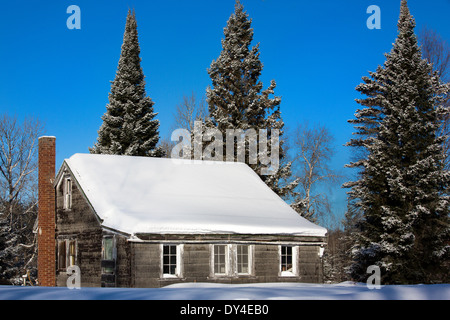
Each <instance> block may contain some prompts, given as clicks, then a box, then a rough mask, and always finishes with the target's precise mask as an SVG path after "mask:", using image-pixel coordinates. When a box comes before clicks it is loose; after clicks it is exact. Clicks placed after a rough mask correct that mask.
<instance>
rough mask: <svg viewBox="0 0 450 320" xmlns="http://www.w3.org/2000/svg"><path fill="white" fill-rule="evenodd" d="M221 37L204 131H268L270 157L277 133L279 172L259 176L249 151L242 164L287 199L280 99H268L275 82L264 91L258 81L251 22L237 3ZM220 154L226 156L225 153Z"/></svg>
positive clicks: (287, 170)
mask: <svg viewBox="0 0 450 320" xmlns="http://www.w3.org/2000/svg"><path fill="white" fill-rule="evenodd" d="M224 36H225V37H224V39H222V51H221V53H220V56H219V57H218V58H217V60H214V61H213V62H212V63H211V66H210V68H209V69H208V73H209V76H210V77H211V80H212V88H211V87H209V88H208V89H207V92H206V96H207V103H208V110H209V119H208V120H207V121H206V127H210V128H211V127H213V128H217V129H219V130H220V132H222V134H223V137H224V138H225V137H226V130H227V129H242V130H248V129H254V130H255V132H256V134H257V135H259V130H260V129H264V130H267V140H268V143H267V146H268V147H267V150H268V152H269V154H268V155H269V157H270V155H271V154H270V151H271V143H270V141H271V137H272V136H271V134H272V133H273V131H272V130H274V129H276V130H279V136H280V148H279V159H280V168H279V170H277V172H273V174H271V175H264V174H262V172H261V168H262V167H263V165H262V164H261V163H260V162H258V163H257V164H251V163H250V161H249V160H248V147H246V151H245V154H246V160H245V161H246V163H248V164H249V165H250V167H252V169H253V170H255V172H256V173H257V174H259V176H260V177H261V179H263V180H264V181H265V182H266V184H267V185H268V186H269V187H271V188H272V190H274V191H275V192H276V193H277V194H279V195H281V196H284V195H287V193H288V192H289V191H290V190H292V189H293V187H295V185H294V184H285V185H283V186H282V185H281V183H280V182H281V181H285V180H287V179H288V177H289V176H290V172H291V171H290V163H284V162H283V159H284V157H285V154H284V152H283V148H282V144H283V141H282V139H281V136H282V133H283V131H282V129H283V126H284V123H283V120H282V119H281V113H280V108H279V105H280V102H281V99H280V97H276V96H275V97H273V98H270V97H269V96H271V95H273V94H274V89H275V87H276V83H275V81H273V80H272V81H271V84H270V86H269V87H268V88H267V89H265V90H263V84H262V82H261V81H259V77H260V75H261V71H262V68H263V65H262V63H261V61H260V59H259V44H257V45H255V46H253V47H251V43H252V41H253V29H252V28H251V19H249V18H248V14H247V13H246V12H244V8H243V6H242V4H241V3H240V2H239V1H236V5H235V12H234V14H232V15H231V16H230V18H229V20H228V22H227V26H226V28H225V29H224ZM224 148H225V144H224ZM236 149H237V148H236ZM260 152H261V150H260ZM235 153H236V152H235ZM223 154H224V155H225V154H226V152H225V149H224V152H223ZM281 164H282V165H283V166H281Z"/></svg>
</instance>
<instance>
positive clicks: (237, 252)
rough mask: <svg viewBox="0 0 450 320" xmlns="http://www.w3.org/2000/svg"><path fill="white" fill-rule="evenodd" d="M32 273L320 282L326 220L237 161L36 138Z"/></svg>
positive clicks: (113, 282)
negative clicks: (95, 148) (81, 150)
mask: <svg viewBox="0 0 450 320" xmlns="http://www.w3.org/2000/svg"><path fill="white" fill-rule="evenodd" d="M38 220H39V221H38V230H37V232H38V279H39V283H40V284H41V285H45V286H55V285H56V286H66V282H67V278H68V275H67V270H68V268H69V267H70V266H73V265H75V266H78V267H79V268H80V269H79V270H80V276H81V286H117V287H162V286H166V285H169V284H173V283H180V282H221V283H252V282H279V281H295V282H321V281H322V265H321V255H322V253H323V247H324V245H325V244H326V232H327V230H326V229H325V228H322V227H320V226H317V225H315V224H313V223H311V222H309V221H307V220H305V219H304V218H302V217H300V216H299V215H298V214H297V213H296V212H295V211H294V210H292V209H291V208H290V206H289V205H287V204H286V203H285V202H284V201H283V200H282V199H281V198H279V197H278V196H277V195H276V194H275V193H274V192H273V191H272V190H271V189H270V188H268V187H267V186H266V184H265V183H264V182H263V181H262V180H261V179H260V178H259V177H258V175H256V174H255V173H254V172H253V170H252V169H251V168H250V167H248V166H247V165H246V164H243V163H226V162H217V161H196V160H179V159H176V160H175V159H161V158H146V157H128V156H116V155H94V154H75V155H73V156H72V157H70V158H69V159H66V160H65V161H64V163H63V164H62V166H61V168H60V169H59V171H58V172H57V174H56V176H55V138H54V137H41V138H40V139H39V215H38Z"/></svg>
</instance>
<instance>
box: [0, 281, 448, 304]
mask: <svg viewBox="0 0 450 320" xmlns="http://www.w3.org/2000/svg"><path fill="white" fill-rule="evenodd" d="M0 300H450V284H440V285H398V286H381V288H380V289H372V290H369V289H368V288H367V286H366V285H365V284H361V283H357V284H355V283H351V282H345V283H341V284H333V285H327V284H304V283H260V284H244V285H227V284H209V283H185V284H177V285H171V286H167V287H164V288H159V289H125V288H81V289H78V290H77V289H72V290H70V289H67V288H45V287H20V286H0Z"/></svg>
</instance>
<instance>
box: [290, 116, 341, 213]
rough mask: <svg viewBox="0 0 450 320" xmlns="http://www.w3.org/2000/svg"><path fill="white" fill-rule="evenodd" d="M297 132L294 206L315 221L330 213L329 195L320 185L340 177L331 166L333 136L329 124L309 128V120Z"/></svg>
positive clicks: (294, 144)
mask: <svg viewBox="0 0 450 320" xmlns="http://www.w3.org/2000/svg"><path fill="white" fill-rule="evenodd" d="M294 135H295V137H294V139H293V148H292V149H293V151H294V154H295V160H294V170H293V171H294V176H295V177H296V178H297V179H298V187H297V189H296V194H297V196H296V199H295V201H294V203H293V204H292V207H293V208H294V209H295V210H296V211H297V212H298V213H299V214H300V215H301V216H303V217H305V218H306V219H308V220H311V221H316V220H317V218H319V217H320V216H321V215H324V214H325V213H330V203H329V201H328V197H327V194H326V192H325V190H321V189H320V188H319V187H324V186H326V185H327V184H331V183H337V182H338V181H339V180H340V178H341V176H340V175H339V174H337V173H336V172H335V171H334V170H333V169H332V168H331V167H330V160H331V158H332V157H333V155H334V150H333V148H332V143H333V140H334V138H333V136H332V135H331V133H330V132H329V131H328V129H327V128H326V127H323V126H319V125H316V126H314V127H310V126H309V125H308V124H307V123H306V124H303V125H299V126H298V127H297V129H296V131H295V133H294Z"/></svg>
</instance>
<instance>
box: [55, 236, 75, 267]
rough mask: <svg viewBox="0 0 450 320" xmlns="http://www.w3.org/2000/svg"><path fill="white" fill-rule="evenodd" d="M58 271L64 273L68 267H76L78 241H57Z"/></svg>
mask: <svg viewBox="0 0 450 320" xmlns="http://www.w3.org/2000/svg"><path fill="white" fill-rule="evenodd" d="M57 246H58V252H57V255H58V259H57V261H58V270H60V271H65V270H67V268H68V267H71V266H76V265H77V260H78V258H77V256H78V241H77V239H58V241H57Z"/></svg>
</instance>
